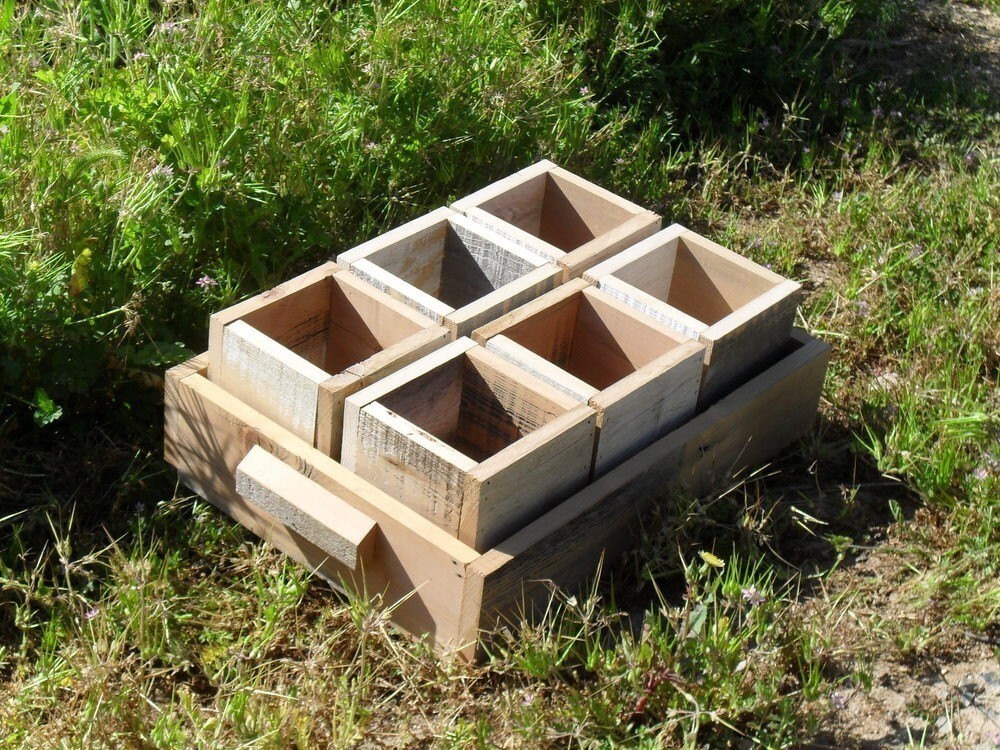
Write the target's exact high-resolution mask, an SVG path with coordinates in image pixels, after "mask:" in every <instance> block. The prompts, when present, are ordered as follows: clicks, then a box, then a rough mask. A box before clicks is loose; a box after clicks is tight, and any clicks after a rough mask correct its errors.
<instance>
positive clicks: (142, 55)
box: [132, 52, 149, 62]
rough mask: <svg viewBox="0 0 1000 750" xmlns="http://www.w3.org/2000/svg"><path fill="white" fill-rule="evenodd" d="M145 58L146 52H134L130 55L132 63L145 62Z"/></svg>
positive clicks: (147, 55)
mask: <svg viewBox="0 0 1000 750" xmlns="http://www.w3.org/2000/svg"><path fill="white" fill-rule="evenodd" d="M147 57H149V53H148V52H136V53H135V54H134V55H132V62H139V60H145V59H146V58H147Z"/></svg>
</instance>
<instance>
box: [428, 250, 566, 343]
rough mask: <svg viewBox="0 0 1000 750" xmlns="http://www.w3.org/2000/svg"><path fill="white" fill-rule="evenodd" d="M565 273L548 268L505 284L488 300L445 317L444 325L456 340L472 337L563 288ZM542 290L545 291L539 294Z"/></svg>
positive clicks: (470, 305)
mask: <svg viewBox="0 0 1000 750" xmlns="http://www.w3.org/2000/svg"><path fill="white" fill-rule="evenodd" d="M561 275H562V272H561V271H560V270H559V269H558V268H557V267H556V266H554V265H544V266H540V267H538V268H536V269H535V270H534V271H531V272H530V273H526V274H525V275H524V276H521V277H520V278H518V279H514V281H512V282H510V283H509V284H504V285H503V286H502V287H500V288H499V289H495V290H493V291H492V292H490V293H489V294H487V295H486V296H485V297H480V298H479V299H477V300H476V301H475V302H470V303H469V304H468V305H465V306H463V307H460V308H458V309H457V310H455V311H454V312H452V313H449V314H447V315H445V316H444V324H445V325H446V326H447V327H448V328H449V329H450V330H451V332H452V335H453V336H454V337H455V338H463V337H468V336H469V334H471V333H472V331H474V330H475V329H476V328H479V327H480V326H482V325H484V324H485V323H487V322H489V321H490V320H493V319H494V318H495V317H497V316H499V315H503V314H504V313H506V312H507V311H509V310H511V309H515V308H518V307H520V306H521V305H523V304H524V303H526V302H529V301H530V300H533V299H535V298H536V297H538V296H540V295H542V294H545V293H546V292H547V291H549V290H551V289H553V288H555V287H556V286H558V285H559V282H560V278H561ZM538 287H541V290H538Z"/></svg>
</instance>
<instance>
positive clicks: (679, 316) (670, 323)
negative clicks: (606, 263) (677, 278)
mask: <svg viewBox="0 0 1000 750" xmlns="http://www.w3.org/2000/svg"><path fill="white" fill-rule="evenodd" d="M597 283H598V287H597V288H598V289H600V290H601V291H602V292H604V293H605V294H607V295H609V296H611V297H614V298H615V299H617V300H618V301H619V302H622V303H623V304H626V305H628V306H629V307H631V308H633V309H634V310H636V311H637V312H639V313H640V314H641V315H643V316H645V317H646V318H647V319H649V320H652V321H653V322H655V323H656V324H658V325H660V326H662V327H663V328H669V329H670V330H672V331H674V332H675V333H679V334H681V335H682V336H684V337H686V338H688V339H692V340H700V339H701V336H702V335H703V334H704V332H705V331H706V330H707V329H708V325H707V324H706V323H703V322H702V321H700V320H698V319H697V318H694V317H692V316H690V315H688V314H687V313H686V312H684V311H683V310H680V309H678V308H676V307H674V306H673V305H671V304H669V303H667V302H664V301H663V300H661V299H659V298H657V297H654V296H653V295H652V294H648V293H646V292H644V291H642V290H641V289H639V288H638V287H634V286H632V285H631V284H629V283H628V282H625V281H622V280H621V279H619V278H618V277H617V276H615V275H613V274H611V275H608V276H604V277H602V278H601V280H600V281H599V282H597Z"/></svg>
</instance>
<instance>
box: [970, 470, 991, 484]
mask: <svg viewBox="0 0 1000 750" xmlns="http://www.w3.org/2000/svg"><path fill="white" fill-rule="evenodd" d="M989 475H990V473H989V472H988V471H987V470H986V467H985V466H978V467H976V470H975V471H974V472H972V476H974V477H975V478H976V479H978V480H979V481H980V482H983V481H985V480H986V479H987V477H989Z"/></svg>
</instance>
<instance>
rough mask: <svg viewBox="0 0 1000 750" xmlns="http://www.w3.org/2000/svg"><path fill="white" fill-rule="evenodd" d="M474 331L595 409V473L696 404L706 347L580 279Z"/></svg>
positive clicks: (687, 415)
mask: <svg viewBox="0 0 1000 750" xmlns="http://www.w3.org/2000/svg"><path fill="white" fill-rule="evenodd" d="M473 339H474V340H475V341H476V342H478V343H480V344H482V345H484V346H485V347H486V348H487V349H488V350H489V351H492V352H494V353H496V354H498V355H500V356H501V357H503V358H504V359H506V360H507V361H509V362H513V363H514V364H517V365H518V366H520V367H523V368H524V369H526V370H528V371H529V372H531V373H532V374H534V375H536V376H538V377H539V378H541V379H542V380H545V381H546V382H548V383H550V384H551V385H553V386H554V387H556V388H558V389H559V390H561V391H563V392H565V393H567V394H568V395H570V396H572V397H573V398H575V399H577V400H578V401H579V402H580V403H583V404H589V405H590V407H591V408H592V409H594V411H595V412H596V413H597V441H596V449H595V451H594V468H593V476H594V477H598V476H600V475H602V474H604V473H606V472H607V471H608V470H609V469H611V468H612V467H614V466H616V465H617V464H619V463H621V462H622V461H623V460H624V459H625V458H627V457H628V456H631V455H633V454H635V453H637V452H638V451H639V450H641V449H642V448H645V447H646V446H647V445H649V444H650V443H652V442H653V441H654V440H656V439H657V438H660V437H662V436H663V435H665V434H666V433H667V432H669V431H670V430H671V429H673V428H675V427H677V426H679V425H681V424H683V423H684V422H686V421H687V420H688V419H690V418H691V417H692V416H694V413H695V410H696V407H697V403H698V389H699V386H700V384H701V371H702V361H703V359H704V349H705V347H704V346H703V345H702V344H699V343H697V342H695V341H691V340H690V339H688V338H687V337H685V336H683V335H682V334H679V333H676V332H675V331H673V330H671V329H669V328H666V327H665V326H662V325H659V324H657V323H656V322H655V321H653V320H650V319H649V318H648V317H646V316H644V315H642V313H640V312H638V311H636V310H634V309H632V308H631V307H629V306H628V305H626V304H624V303H623V302H620V301H619V300H617V299H615V298H614V297H611V296H610V295H608V294H605V293H604V292H602V291H600V290H599V289H597V288H596V287H593V286H591V285H590V284H589V283H588V282H586V281H583V280H582V279H574V280H572V281H568V282H566V283H565V284H563V285H562V286H560V287H558V288H557V289H553V290H552V291H551V292H549V293H547V294H544V295H542V296H541V297H539V298H538V299H536V300H533V301H532V302H529V303H528V304H526V305H524V306H523V307H520V308H518V309H517V310H515V311H513V312H511V313H508V314H507V315H504V316H503V317H501V318H498V319H497V320H495V321H493V322H492V323H488V324H487V325H485V326H483V327H482V328H478V329H477V330H476V331H474V332H473Z"/></svg>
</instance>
